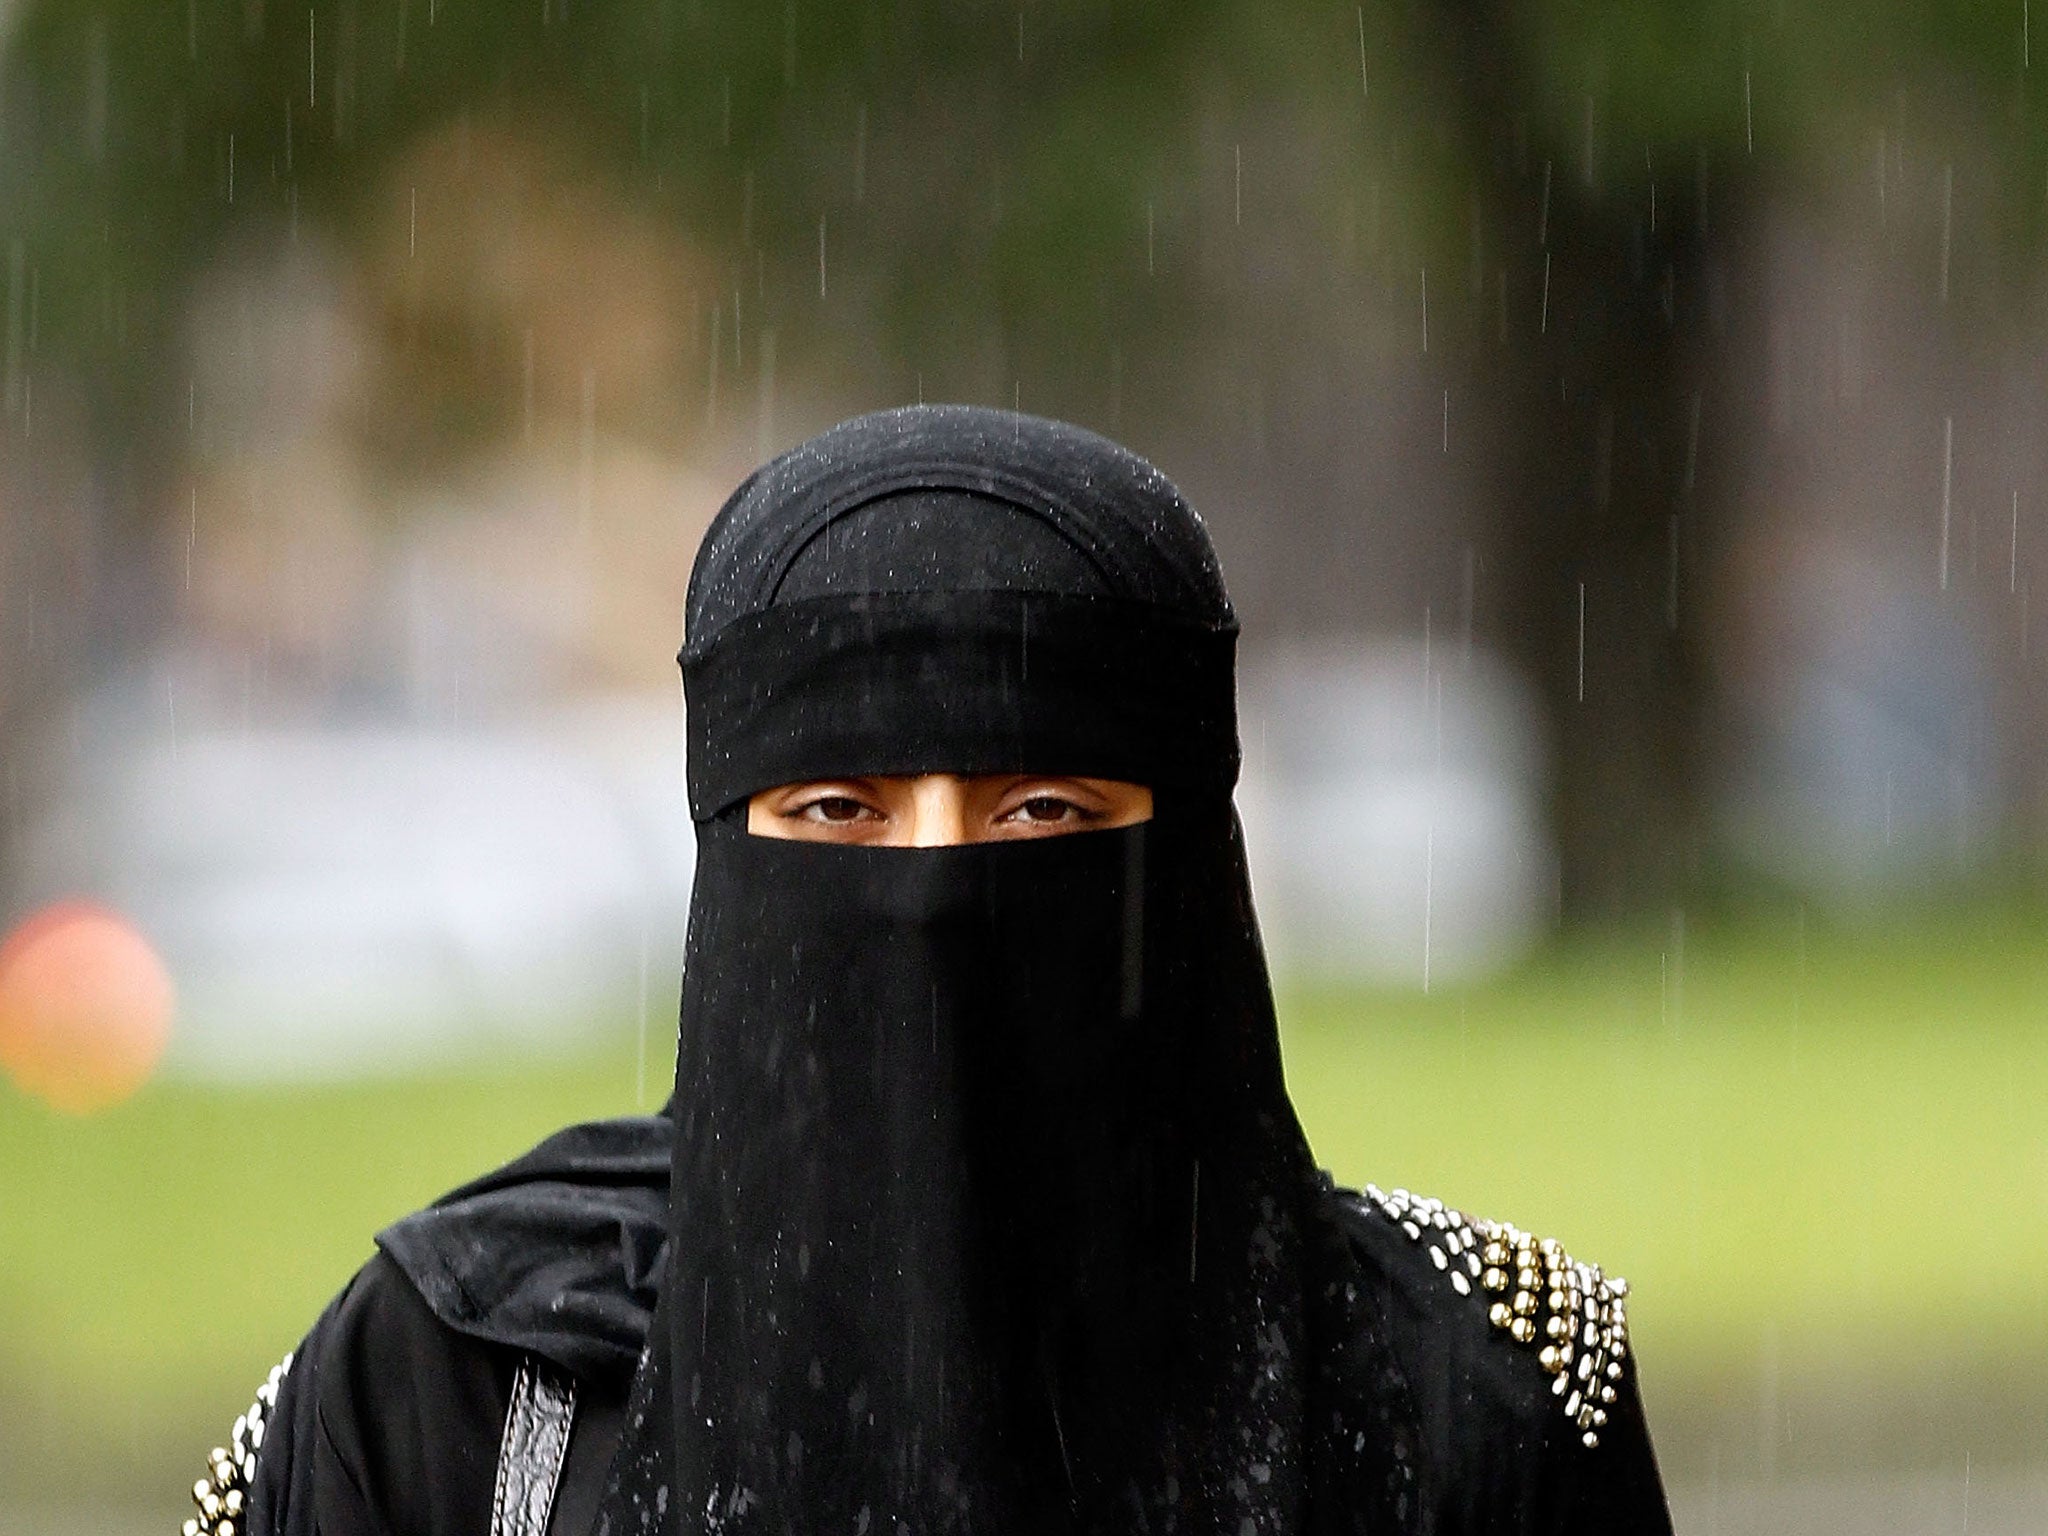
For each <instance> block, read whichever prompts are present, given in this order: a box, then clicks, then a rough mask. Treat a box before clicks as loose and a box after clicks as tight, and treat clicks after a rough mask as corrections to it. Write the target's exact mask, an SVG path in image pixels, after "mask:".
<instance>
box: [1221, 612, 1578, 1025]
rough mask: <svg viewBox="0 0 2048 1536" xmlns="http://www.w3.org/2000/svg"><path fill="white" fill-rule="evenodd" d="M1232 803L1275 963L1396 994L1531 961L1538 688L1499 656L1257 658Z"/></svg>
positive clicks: (1301, 654)
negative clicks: (1534, 703)
mask: <svg viewBox="0 0 2048 1536" xmlns="http://www.w3.org/2000/svg"><path fill="white" fill-rule="evenodd" d="M1240 693H1241V699H1242V707H1243V713H1244V738H1245V773H1244V780H1243V783H1242V785H1241V786H1240V788H1239V791H1238V808H1239V812H1240V814H1241V816H1242V817H1243V820H1244V823H1245V835H1246V838H1247V840H1248V841H1249V844H1250V851H1251V865H1252V876H1253V882H1254V885H1255V887H1256V891H1257V897H1258V908H1259V918H1260V922H1261V926H1262V928H1263V930H1264V933H1265V937H1266V943H1267V947H1268V950H1269V952H1270V953H1271V955H1272V957H1273V962H1274V968H1275V970H1276V971H1277V972H1280V973H1283V974H1288V973H1291V974H1294V975H1298V976H1307V977H1315V978H1322V979H1327V980H1334V981H1349V982H1367V983H1372V984H1378V985H1392V986H1401V987H1416V988H1420V987H1423V986H1433V985H1436V984H1439V983H1449V982H1455V981H1463V980H1470V979H1473V978H1476V977H1479V976H1483V975H1485V974H1487V973H1488V972H1491V971H1494V970H1497V969H1498V968H1500V967H1501V966H1504V965H1506V964H1508V963H1510V962H1512V961H1513V960H1514V959H1515V958H1516V957H1517V956H1519V955H1520V954H1522V953H1523V952H1524V951H1525V950H1526V949H1527V947H1528V946H1529V945H1530V943H1531V942H1533V940H1534V939H1535V937H1536V936H1537V933H1538V931H1539V928H1540V926H1541V924H1542V922H1543V920H1544V914H1545V912H1546V910H1547V909H1548V902H1547V899H1546V892H1548V891H1549V890H1550V889H1551V885H1552V881H1553V878H1554V875H1553V866H1554V855H1553V854H1552V852H1551V850H1550V847H1549V844H1548V841H1547V838H1546V834H1545V831H1544V826H1543V805H1542V797H1543V763H1542V756H1541V753H1540V751H1539V750H1538V747H1537V739H1536V733H1535V727H1534V723H1533V714H1532V710H1531V706H1530V701H1529V699H1528V697H1527V694H1526V690H1525V689H1524V688H1523V687H1522V686H1521V684H1520V683H1519V682H1518V681H1517V680H1516V678H1515V677H1514V676H1513V675H1512V674H1511V673H1510V672H1509V671H1508V670H1507V669H1506V668H1505V667H1504V666H1503V665H1502V664H1501V663H1500V662H1498V661H1497V660H1496V659H1495V658H1493V657H1492V656H1490V655H1487V654H1485V653H1482V652H1470V653H1468V652H1466V651H1465V650H1464V649H1463V648H1462V647H1461V648H1459V649H1458V650H1457V651H1456V653H1455V654H1451V655H1446V654H1445V652H1444V650H1443V649H1442V648H1441V647H1439V648H1437V649H1436V650H1435V651H1434V653H1433V654H1432V652H1431V650H1430V648H1429V647H1428V646H1426V645H1425V644H1424V643H1422V642H1420V641H1398V642H1397V641H1383V640H1381V641H1375V640H1365V639H1358V640H1353V641H1349V642H1330V643H1326V644H1322V645H1319V646H1313V647H1299V648H1293V649H1289V650H1285V651H1279V652H1269V653H1267V654H1265V655H1264V656H1262V657H1257V658H1252V659H1248V661H1247V664H1246V666H1245V669H1244V676H1243V682H1242V686H1241V689H1240Z"/></svg>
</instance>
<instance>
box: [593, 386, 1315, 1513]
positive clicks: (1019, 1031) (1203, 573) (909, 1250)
mask: <svg viewBox="0 0 2048 1536" xmlns="http://www.w3.org/2000/svg"><path fill="white" fill-rule="evenodd" d="M1235 637H1236V623H1235V620H1234V618H1233V616H1232V614H1231V610H1230V606H1229V602H1228V599H1227V598H1226V596H1225V594H1224V590H1223V585H1222V581H1221V578H1220V576H1219V574H1218V571H1217V567H1216V562H1215V557H1214V555H1213V552H1212V551H1211V549H1210V546H1209V542H1208V539H1207V537H1206V535H1205V533H1204V532H1203V529H1202V526H1201V523H1200V521H1199V520H1198V519H1197V518H1196V516H1195V515H1194V513H1193V512H1192V511H1191V510H1190V509H1189V508H1188V507H1187V505H1186V504H1185V503H1184V502H1183V501H1182V500H1181V498H1180V496H1179V494H1178V493H1177V492H1176V491H1175V490H1174V488H1173V486H1172V485H1171V484H1169V483H1168V482H1167V480H1166V479H1165V478H1164V477H1163V476H1162V475H1160V474H1159V472H1158V471H1157V470H1155V469H1153V468H1152V467H1151V466H1150V465H1149V464H1147V463H1145V462H1144V461H1143V460H1141V459H1139V458H1137V457H1136V456H1134V455H1132V454H1130V453H1128V452H1126V451H1125V450H1123V449H1121V448H1118V447H1117V446H1115V445H1114V444H1112V443H1109V442H1107V441H1105V440H1104V439H1102V438H1099V437H1096V436H1094V435H1093V434H1090V433H1087V432H1083V431H1080V430H1078V429H1076V428H1073V427H1068V426H1063V425H1060V424H1057V423H1053V422H1048V421H1041V420H1037V419H1034V418H1031V417H1026V416H1020V415H1014V414H1011V413H1007V412H997V411H988V410H979V409H971V408H965V407H919V408H915V409H906V410H898V411H889V412H884V413H880V414H877V415H873V416H867V417H862V418H859V419H857V420H855V421H851V422H848V423H845V424H844V425H842V426H839V427H837V428H834V429H833V430H831V431H829V432H827V433H825V434H823V435H822V436H820V437H818V438H815V439H813V440H812V441H811V442H809V443H806V444H804V445H803V446H802V447H800V448H797V449H795V450H794V451H792V452H790V453H788V454H786V455H784V456H783V457H781V458H779V459H777V460H775V461H774V462H773V463H771V464H769V465H767V466H766V467H764V468H763V469H761V470H760V471H758V472H757V473H756V474H755V475H754V476H753V477H751V478H750V479H749V480H748V481H747V482H746V483H745V484H744V485H742V486H741V487H740V489H739V490H738V492H736V493H735V495H734V496H733V497H732V499H731V500H730V501H729V502H728V503H727V504H726V507H725V509H724V510H723V511H722V512H721V513H720V515H719V517H718V519H717V520H716V521H715V522H714V523H713V525H712V527H711V530H710V532H709V534H708V535H707V537H706V539H705V542H704V546H703V549H702V551H701V552H700V554H699V556H698V560H697V565H696V569H695V572H694V574H693V576H692V579H691V584H690V596H689V611H688V620H687V638H686V644H685V647H684V650H683V655H682V662H683V676H684V689H685V693H686V695H687V697H688V704H689V731H690V736H689V793H690V805H691V811H692V815H693V816H694V817H695V819H696V822H697V831H698V872H697V879H696V885H695V889H694V892H693V895H692V898H691V912H690V930H689V940H688V947H687V951H686V959H685V971H684V983H683V1003H682V1036H681V1043H680V1050H679V1054H678V1061H677V1073H676V1092H675V1097H674V1100H673V1102H672V1105H671V1114H672V1115H673V1117H674V1121H675V1151H674V1164H673V1169H672V1187H671V1199H670V1223H671V1241H670V1243H669V1259H668V1269H667V1272H666V1274H665V1276H664V1277H663V1281H662V1294H661V1301H660V1305H659V1309H658V1311H657V1314H656V1317H655V1321H654V1325H653V1329H652V1332H651V1335H650V1339H649V1343H648V1348H647V1353H646V1355H645V1356H644V1358H643V1362H642V1366H641V1369H640V1371H639V1375H638V1378H637V1380H636V1385H635V1391H634V1401H633V1403H632V1404H631V1406H630V1410H629V1414H628V1420H627V1427H626V1433H625V1440H624V1443H623V1444H622V1447H621V1450H620V1454H619V1457H618V1460H617V1462H616V1463H615V1466H614V1472H613V1477H612V1480H611V1485H610V1487H609V1489H608V1491H607V1495H606V1499H605V1502H604V1507H603V1512H602V1515H601V1518H600V1522H599V1529H600V1530H601V1531H606V1532H609V1533H612V1536H620V1533H624V1532H641V1531H652V1530H663V1531H676V1532H687V1533H699V1532H703V1533H710V1532H731V1533H740V1532H754V1531H762V1532H777V1533H781V1532H798V1533H803V1536H825V1533H846V1536H863V1533H868V1532H874V1533H890V1536H895V1533H914V1536H927V1533H931V1536H939V1533H944V1532H968V1531H972V1532H977V1533H1010V1532H1016V1533H1025V1532H1029V1533H1050V1532H1061V1531H1072V1532H1110V1531H1115V1532H1133V1531H1182V1532H1205V1533H1206V1532H1218V1531H1220V1532H1232V1533H1252V1532H1265V1531H1280V1530H1287V1529H1292V1528H1293V1527H1294V1526H1295V1524H1296V1522H1297V1519H1298V1516H1299V1512H1300V1508H1301V1504H1302V1501H1303V1499H1304V1497H1305V1494H1304V1467H1303V1462H1304V1455H1305V1452H1304V1449H1303V1439H1304V1434H1305V1430H1304V1426H1303V1415H1304V1408H1303V1403H1304V1394H1305V1392H1306V1390H1307V1388H1306V1386H1305V1380H1306V1374H1307V1373H1306V1367H1305V1363H1304V1356H1305V1353H1306V1351H1305V1329H1306V1323H1305V1302H1304V1298H1303V1296H1302V1285H1303V1281H1302V1278H1301V1276H1302V1271H1303V1265H1302V1262H1301V1261H1302V1252H1301V1250H1302V1246H1303V1243H1304V1237H1303V1223H1304V1219H1305V1211H1306V1207H1307V1203H1308V1202H1309V1201H1310V1200H1311V1199H1312V1198H1313V1196H1312V1171H1311V1164H1310V1162H1309V1157H1308V1153H1307V1149H1306V1147H1305V1145H1304V1143H1303V1140H1302V1137H1301V1133H1300V1130H1299V1128H1298V1126H1297V1124H1296V1121H1295V1118H1294V1114H1293V1111H1292V1109H1291V1107H1290V1106H1289V1104H1288V1101H1287V1097H1286V1093H1285V1089H1284V1087H1283V1084H1282V1080H1281V1073H1280V1061H1279V1050H1278V1042H1277V1038H1276V1034H1275V1029H1274V1021H1273V1011H1272V1003H1271V997H1270V993H1269V989H1268V985H1267V979H1266V972H1265V965H1264V960H1263V958H1262V956H1261V953H1260V948H1259V940H1258V935H1257V930H1256V926H1255V924H1254V921H1253V917H1252V910H1251V903H1250V895H1249V887H1248V883H1247V879H1246V872H1245V862H1244V854H1243V847H1242V843H1241V840H1240V838H1239V834H1238V830H1237V825H1236V820H1235V817H1234V814H1233V812H1232V808H1231V801H1230V794H1231V788H1232V785H1233V783H1234V781H1235V778H1236V773H1237V763H1238V745H1237V739H1236V723H1235V709H1234V683H1233V649H1234V643H1235ZM1000 771H1018V772H1031V773H1045V774H1085V775H1095V776H1100V777H1105V778H1115V779H1123V780H1129V781H1134V782H1138V783H1142V784H1146V785H1148V786H1150V787H1151V788H1152V789H1153V791H1154V800H1155V814H1154V816H1153V819H1152V820H1151V821H1149V822H1147V823H1144V824H1141V825H1137V826H1133V827H1128V828H1123V829H1118V830H1113V831H1092V832H1083V833H1078V834H1073V835H1069V836H1062V837H1056V838H1047V839H1042V840H1034V841H1027V842H1022V843H1017V842H1011V843H997V844H982V845H973V846H967V847H953V848H933V849H906V848H876V847H844V846H833V845H823V844H816V843H805V842H787V841H779V840H774V839H767V838H760V837H754V836H750V835H749V834H748V832H747V830H746V802H747V798H748V797H749V796H750V795H751V794H753V793H754V792H756V791H759V790H762V789H767V788H771V787H774V786H776V785H780V784H784V783H790V782H795V781H799V780H804V779H813V778H825V777H844V776H852V775H863V774H892V773H919V772H953V773H979V772H1000Z"/></svg>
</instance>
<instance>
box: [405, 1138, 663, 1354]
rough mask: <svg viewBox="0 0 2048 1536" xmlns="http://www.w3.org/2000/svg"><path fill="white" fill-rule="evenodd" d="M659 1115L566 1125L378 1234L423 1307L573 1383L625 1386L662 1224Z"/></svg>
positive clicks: (650, 1303)
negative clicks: (555, 1368) (545, 1364)
mask: <svg viewBox="0 0 2048 1536" xmlns="http://www.w3.org/2000/svg"><path fill="white" fill-rule="evenodd" d="M668 1165H669V1137H668V1124H667V1121H666V1120H663V1119H660V1118H657V1117H652V1116H649V1117H635V1118H630V1119H620V1120H606V1121H597V1122H594V1123H591V1124H586V1125H577V1126H571V1127H569V1128H568V1129H566V1130H563V1131H561V1132H558V1133H557V1134H556V1135H554V1136H551V1137H549V1138H548V1139H547V1140H546V1141H544V1142H542V1143H541V1144H540V1145H539V1146H537V1147H535V1148H534V1149H533V1150H532V1151H531V1152H529V1153H527V1154H526V1155H525V1156H524V1157H521V1158H519V1159H517V1160H515V1161H514V1162H511V1163H508V1164H507V1165H506V1166H505V1167H503V1168H500V1169H498V1170H497V1171H496V1172H494V1173H490V1174H487V1175H485V1176H484V1177H483V1178H480V1179H477V1180H474V1181H473V1182H471V1183H469V1184H465V1185H464V1186H462V1188H460V1189H457V1190H455V1191H453V1192H452V1193H450V1194H448V1195H444V1196H443V1197H442V1198H441V1199H439V1200H437V1201H435V1202H434V1204H432V1205H431V1206H428V1207H427V1208H426V1209H425V1210H423V1211H419V1212H417V1213H415V1214H414V1215H411V1216H408V1217H407V1218H405V1219H404V1220H403V1221H400V1222H396V1223H394V1224H393V1225H392V1226H390V1227H387V1228H386V1229H385V1230H384V1231H382V1232H380V1233H379V1234H378V1235H377V1246H378V1247H379V1248H381V1249H382V1250H383V1251H384V1252H385V1253H386V1254H388V1255H389V1256H390V1258H391V1259H392V1261H393V1262H394V1263H395V1264H396V1265H397V1266H398V1267H399V1269H401V1270H403V1271H404V1273H405V1274H406V1276H407V1277H408V1278H409V1279H410V1280H411V1281H412V1283H413V1286H414V1287H415V1288H416V1289H417V1290H418V1292H419V1294H420V1296H421V1297H422V1298H423V1299H424V1300H425V1302H426V1305H427V1306H428V1308H429V1309H430V1310H431V1311H432V1312H433V1313H434V1314H435V1315H436V1316H438V1317H440V1318H441V1319H443V1320H444V1321H445V1322H446V1323H447V1324H448V1325H449V1326H450V1327H452V1328H455V1329H457V1330H458V1331H460V1332H462V1333H465V1334H468V1335H470V1336H471V1337H474V1338H478V1339H482V1340H485V1341H488V1342H494V1343H499V1344H504V1345H508V1346H511V1347H514V1348H518V1349H522V1350H525V1351H527V1352H530V1353H532V1354H536V1355H539V1356H540V1357H541V1358H542V1359H544V1360H551V1361H553V1362H554V1363H555V1364H556V1365H559V1366H560V1367H562V1369H563V1370H565V1371H568V1372H569V1373H570V1374H571V1375H574V1376H578V1377H581V1378H585V1379H594V1380H606V1379H613V1378H616V1379H618V1380H620V1381H623V1380H625V1379H626V1378H627V1377H629V1376H630V1375H631V1374H632V1372H633V1368H634V1366H635V1364H636V1363H637V1362H638V1360H639V1356H640V1348H641V1345H642V1344H643V1343H644V1342H645V1341H646V1338H647V1319H648V1317H649V1315H650V1314H651V1313H652V1312H653V1310H654V1299H655V1294H656V1291H657V1290H658V1288H659V1285H660V1267H659V1263H660V1250H661V1245H662V1242H663V1241H664V1240H665V1238H666V1236H667V1227H668V1220H667V1217H668Z"/></svg>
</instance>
